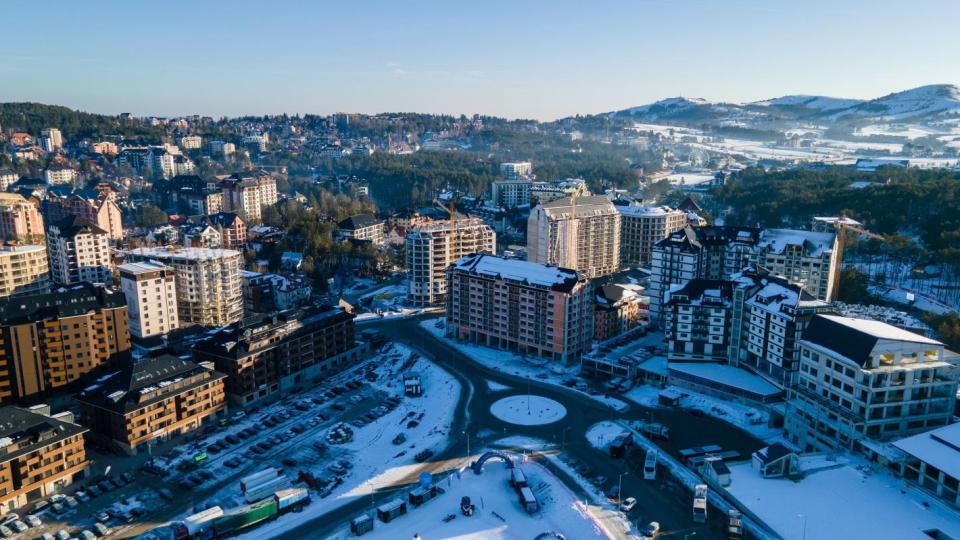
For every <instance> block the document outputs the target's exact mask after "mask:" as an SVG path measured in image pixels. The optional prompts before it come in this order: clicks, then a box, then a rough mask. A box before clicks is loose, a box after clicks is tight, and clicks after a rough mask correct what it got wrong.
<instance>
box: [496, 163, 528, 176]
mask: <svg viewBox="0 0 960 540" xmlns="http://www.w3.org/2000/svg"><path fill="white" fill-rule="evenodd" d="M500 174H502V175H504V176H506V177H507V179H508V180H516V179H518V178H526V177H529V176H530V175H531V174H533V164H532V163H530V162H529V161H516V162H511V163H501V164H500Z"/></svg>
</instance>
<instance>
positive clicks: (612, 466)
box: [282, 319, 764, 539]
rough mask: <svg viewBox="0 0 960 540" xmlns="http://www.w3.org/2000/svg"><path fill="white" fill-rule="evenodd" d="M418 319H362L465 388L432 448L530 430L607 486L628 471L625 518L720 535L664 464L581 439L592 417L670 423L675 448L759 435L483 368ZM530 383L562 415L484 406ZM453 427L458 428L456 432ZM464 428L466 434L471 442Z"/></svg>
mask: <svg viewBox="0 0 960 540" xmlns="http://www.w3.org/2000/svg"><path fill="white" fill-rule="evenodd" d="M419 323H420V320H419V319H404V320H393V321H378V322H374V323H369V324H366V325H365V326H367V327H373V328H376V329H377V330H378V331H379V332H381V333H382V334H383V335H384V336H386V337H388V338H389V339H391V340H392V341H395V342H398V343H402V344H404V345H407V346H408V347H411V348H412V349H414V350H415V351H417V352H419V353H420V354H421V355H423V356H424V357H426V358H429V359H430V360H431V361H432V362H434V363H436V364H437V365H439V366H441V367H443V368H444V369H446V370H447V371H449V372H450V373H451V374H452V375H453V376H454V377H455V378H456V379H457V380H458V381H459V382H460V384H461V386H462V388H463V389H464V395H463V396H461V399H460V400H459V401H458V403H457V404H456V410H455V412H454V418H453V423H452V426H451V431H450V434H451V441H450V445H449V446H448V447H447V448H446V449H445V450H444V451H442V452H439V453H438V454H437V456H436V459H437V460H444V459H450V458H457V457H463V456H465V455H466V454H467V445H468V444H469V445H470V449H471V451H473V452H474V453H476V451H477V450H479V449H480V448H482V447H484V446H489V445H490V444H491V443H493V442H495V441H496V440H497V439H501V438H503V437H504V435H507V436H514V435H517V436H527V437H536V438H539V439H543V440H545V441H547V442H552V443H556V445H557V446H560V447H562V448H561V451H562V453H563V454H566V456H567V457H568V458H572V459H573V460H575V461H576V462H579V463H583V464H589V467H590V469H591V470H592V471H593V474H594V475H602V476H605V477H606V478H607V481H606V484H605V486H604V489H605V490H606V489H609V487H611V485H612V484H613V483H615V482H616V481H617V477H618V475H619V474H620V473H623V472H627V473H628V474H626V475H624V476H623V495H624V496H625V497H635V498H636V499H637V500H638V501H639V503H638V505H637V507H636V508H635V509H634V510H633V511H632V512H631V514H630V519H631V520H632V521H634V522H635V523H636V522H640V523H646V522H649V521H651V520H656V521H659V522H660V524H661V526H662V527H663V529H664V530H665V531H677V532H682V533H691V532H697V533H698V536H699V537H701V538H723V537H724V530H725V519H724V516H721V515H719V513H718V512H716V511H714V512H711V513H710V514H711V515H710V520H709V522H708V523H707V524H699V525H697V524H694V523H692V521H691V514H692V510H691V508H692V496H691V495H690V493H689V492H688V491H686V490H685V489H684V488H682V487H681V486H679V485H678V484H677V483H676V482H674V481H672V480H664V477H665V476H666V475H665V474H664V473H663V471H662V470H661V471H659V472H658V478H657V480H655V481H644V480H642V479H641V477H640V476H639V469H638V467H639V466H640V465H642V464H640V463H637V462H634V461H632V460H628V459H619V460H614V459H611V458H610V457H609V455H607V453H606V452H603V451H600V450H597V449H596V448H594V447H593V446H592V445H590V444H589V443H588V442H587V439H586V433H587V430H588V429H589V428H590V426H592V425H593V424H595V423H597V422H600V421H603V420H615V419H622V420H651V419H652V420H653V421H656V422H660V423H663V424H665V425H667V426H669V428H670V434H671V439H670V441H666V442H664V441H661V447H662V448H664V449H665V450H667V451H669V452H671V453H673V454H676V452H677V451H678V450H679V449H681V448H690V447H694V446H703V445H707V444H717V445H719V446H721V447H723V448H724V449H725V450H736V451H738V452H740V454H741V455H744V456H748V455H750V453H752V452H753V451H755V450H757V449H758V448H760V447H762V446H764V445H763V443H762V441H760V440H758V439H756V438H755V437H753V436H752V435H750V434H748V433H747V432H745V431H743V430H741V429H739V428H737V427H735V426H732V425H730V424H728V423H726V422H723V421H721V420H718V419H715V418H712V417H709V416H693V415H690V414H687V413H685V412H684V411H681V410H676V409H659V408H658V409H649V408H645V407H640V406H638V405H635V404H630V407H629V408H628V409H627V410H626V411H622V412H618V411H614V410H612V409H610V408H609V407H607V406H605V405H603V404H602V403H600V402H598V401H596V400H594V399H591V398H590V397H589V396H586V395H584V394H582V393H580V392H577V391H575V390H571V389H568V388H564V387H560V386H557V385H553V384H549V383H544V382H542V381H539V380H536V379H527V378H522V377H518V376H514V375H509V374H505V373H501V372H499V371H496V370H492V369H488V368H486V367H484V366H481V365H479V364H476V363H474V362H473V361H472V360H470V359H469V358H467V357H466V356H464V355H463V354H462V353H460V352H459V351H458V350H457V349H456V348H454V347H451V346H449V345H448V344H446V343H444V342H443V341H440V340H438V339H437V338H435V337H434V336H433V335H432V334H430V333H429V332H427V331H425V330H424V329H422V328H421V327H420V326H419ZM486 381H493V382H496V383H499V384H502V385H504V386H507V387H509V388H508V389H506V390H499V391H493V390H490V389H489V387H488V385H487V384H486ZM528 388H529V389H530V391H531V393H534V394H537V395H541V396H545V397H548V398H550V399H553V400H556V401H558V402H560V403H561V404H563V406H564V407H566V409H567V416H566V417H565V418H563V419H562V420H560V421H559V422H556V423H554V424H550V425H546V426H518V425H514V424H508V423H505V422H503V421H501V420H499V419H497V418H496V417H494V416H493V415H492V414H490V411H489V407H490V405H491V404H492V403H493V402H494V401H496V400H497V399H500V398H502V397H505V396H509V395H514V394H526V393H527V389H528ZM457 434H459V435H460V436H459V437H458V436H457ZM467 434H469V442H468V437H467ZM557 474H558V476H559V477H561V479H563V480H564V481H565V483H567V484H568V487H569V488H570V489H572V490H574V491H575V492H576V493H577V494H578V496H581V497H584V496H585V495H586V494H585V493H584V492H583V490H582V488H580V487H579V486H578V484H576V483H574V482H572V480H571V479H570V478H567V475H565V474H563V473H562V472H558V473H557ZM392 489H396V488H392ZM392 489H387V490H384V492H383V493H381V494H380V496H379V497H377V499H378V500H380V499H384V498H387V497H389V496H390V495H389V491H392ZM370 505H371V501H370V500H368V499H366V498H363V499H362V500H355V501H353V502H351V503H348V504H347V505H344V506H341V507H339V508H338V509H337V510H335V511H332V512H330V513H328V514H325V515H323V516H319V517H317V518H315V519H313V520H310V521H308V522H305V523H303V524H302V525H300V526H298V527H296V528H294V529H292V530H290V531H287V532H286V533H284V534H283V536H282V538H291V539H293V538H310V537H314V538H315V537H318V536H321V535H322V534H326V533H330V532H332V531H333V530H334V529H336V528H339V527H341V526H343V525H344V524H345V523H346V522H347V521H348V519H349V517H352V516H354V515H356V514H358V513H360V512H362V511H364V510H367V509H369V508H370ZM452 511H453V510H451V512H452ZM348 516H349V517H348ZM678 536H679V534H678Z"/></svg>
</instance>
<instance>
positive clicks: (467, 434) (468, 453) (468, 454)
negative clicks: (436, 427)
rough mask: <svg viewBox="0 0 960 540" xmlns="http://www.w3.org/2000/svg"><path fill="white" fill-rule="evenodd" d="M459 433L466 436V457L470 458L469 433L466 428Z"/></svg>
mask: <svg viewBox="0 0 960 540" xmlns="http://www.w3.org/2000/svg"><path fill="white" fill-rule="evenodd" d="M461 433H463V434H464V435H466V436H467V459H468V460H469V459H470V434H469V433H467V431H466V430H463V431H462V432H461Z"/></svg>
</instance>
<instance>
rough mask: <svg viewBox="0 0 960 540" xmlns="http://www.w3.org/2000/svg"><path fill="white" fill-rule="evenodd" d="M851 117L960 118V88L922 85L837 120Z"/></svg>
mask: <svg viewBox="0 0 960 540" xmlns="http://www.w3.org/2000/svg"><path fill="white" fill-rule="evenodd" d="M848 115H858V116H866V117H880V118H878V119H906V118H914V117H921V118H926V117H941V116H945V115H960V88H957V87H956V86H954V85H952V84H931V85H928V86H921V87H919V88H913V89H911V90H904V91H903V92H894V93H893V94H888V95H886V96H883V97H879V98H877V99H872V100H870V101H867V102H864V103H860V104H858V105H855V106H853V107H850V108H848V109H846V110H844V111H840V112H838V113H835V114H834V116H835V117H837V118H843V117H844V116H848Z"/></svg>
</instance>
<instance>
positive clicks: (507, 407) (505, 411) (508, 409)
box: [490, 395, 567, 426]
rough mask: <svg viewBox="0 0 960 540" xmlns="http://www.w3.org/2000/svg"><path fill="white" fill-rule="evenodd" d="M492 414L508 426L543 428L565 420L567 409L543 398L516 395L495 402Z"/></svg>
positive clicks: (558, 403) (491, 406)
mask: <svg viewBox="0 0 960 540" xmlns="http://www.w3.org/2000/svg"><path fill="white" fill-rule="evenodd" d="M490 414H492V415H493V416H495V417H497V418H498V419H499V420H502V421H503V422H507V423H508V424H515V425H518V426H542V425H546V424H552V423H554V422H557V421H559V420H561V419H563V417H565V416H566V415H567V409H566V407H564V406H563V405H561V404H560V402H558V401H554V400H552V399H550V398H546V397H543V396H532V395H516V396H510V397H505V398H503V399H498V400H497V401H495V402H493V404H492V405H490Z"/></svg>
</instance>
